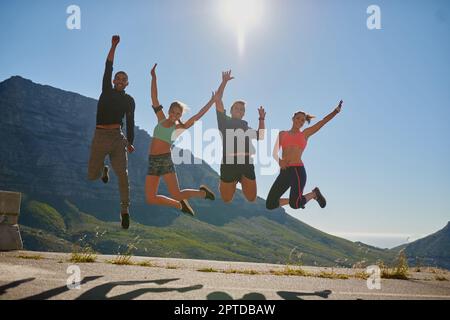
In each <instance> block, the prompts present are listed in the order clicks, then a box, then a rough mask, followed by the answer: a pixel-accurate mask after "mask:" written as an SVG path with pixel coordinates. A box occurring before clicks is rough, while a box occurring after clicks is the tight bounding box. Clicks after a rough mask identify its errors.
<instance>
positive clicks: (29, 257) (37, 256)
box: [16, 254, 44, 260]
mask: <svg viewBox="0 0 450 320" xmlns="http://www.w3.org/2000/svg"><path fill="white" fill-rule="evenodd" d="M16 258H19V259H28V260H42V259H44V257H43V256H41V255H26V254H21V255H18V256H16Z"/></svg>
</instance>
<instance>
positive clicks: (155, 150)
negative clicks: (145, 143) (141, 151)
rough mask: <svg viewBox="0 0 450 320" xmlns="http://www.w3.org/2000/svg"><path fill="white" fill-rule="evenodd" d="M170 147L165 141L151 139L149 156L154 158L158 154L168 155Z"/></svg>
mask: <svg viewBox="0 0 450 320" xmlns="http://www.w3.org/2000/svg"><path fill="white" fill-rule="evenodd" d="M170 147H171V145H170V144H168V143H167V142H166V141H163V140H159V139H158V138H153V139H152V143H151V144H150V150H149V154H150V155H153V156H155V155H158V154H165V153H170V152H171V149H170Z"/></svg>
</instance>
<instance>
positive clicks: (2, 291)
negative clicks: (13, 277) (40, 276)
mask: <svg viewBox="0 0 450 320" xmlns="http://www.w3.org/2000/svg"><path fill="white" fill-rule="evenodd" d="M34 279H36V278H27V279H22V280H17V281H14V282H11V283H8V284H5V285H4V286H1V287H0V296H1V295H2V294H5V293H6V291H8V289H11V288H15V287H18V286H20V285H21V284H23V283H27V282H30V281H33V280H34Z"/></svg>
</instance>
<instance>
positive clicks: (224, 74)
mask: <svg viewBox="0 0 450 320" xmlns="http://www.w3.org/2000/svg"><path fill="white" fill-rule="evenodd" d="M233 79H234V77H232V76H231V70H228V71H224V72H222V81H223V82H228V81H230V80H233Z"/></svg>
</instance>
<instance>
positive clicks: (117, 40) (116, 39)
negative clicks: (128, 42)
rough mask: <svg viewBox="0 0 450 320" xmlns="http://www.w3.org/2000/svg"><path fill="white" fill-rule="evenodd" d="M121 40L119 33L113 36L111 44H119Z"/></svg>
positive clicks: (114, 45)
mask: <svg viewBox="0 0 450 320" xmlns="http://www.w3.org/2000/svg"><path fill="white" fill-rule="evenodd" d="M119 42H120V36H119V35H114V36H112V39H111V44H112V46H113V47H116V46H117V45H118V44H119Z"/></svg>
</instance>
